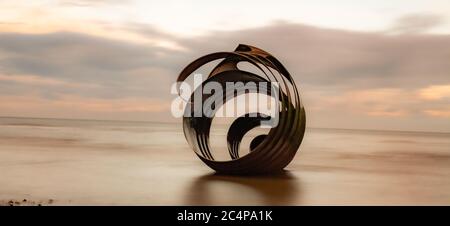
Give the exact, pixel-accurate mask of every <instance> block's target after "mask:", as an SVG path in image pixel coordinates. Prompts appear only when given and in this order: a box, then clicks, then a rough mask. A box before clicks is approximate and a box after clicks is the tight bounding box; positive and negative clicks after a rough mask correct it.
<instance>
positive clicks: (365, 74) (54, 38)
mask: <svg viewBox="0 0 450 226" xmlns="http://www.w3.org/2000/svg"><path fill="white" fill-rule="evenodd" d="M120 29H124V31H126V32H128V33H135V34H137V35H140V36H144V37H146V38H148V39H152V38H155V39H161V40H165V41H166V42H167V43H171V44H170V45H172V46H161V45H157V44H155V43H151V42H150V43H146V42H133V41H124V40H117V39H111V38H107V37H102V36H94V35H88V34H82V33H76V32H54V33H45V34H24V33H5V32H4V33H0V74H1V75H2V76H3V77H0V96H8V97H13V96H23V95H24V94H26V95H28V96H34V97H35V98H38V99H36V100H35V101H36V103H42V105H43V106H47V107H48V108H46V110H44V109H43V108H40V107H39V106H40V105H39V104H35V105H32V106H35V107H36V108H35V109H36V110H35V111H34V113H35V114H37V115H39V114H40V115H42V114H44V112H45V114H44V115H51V116H52V117H57V116H59V117H65V114H68V113H67V112H68V111H60V110H59V108H60V107H61V106H62V105H61V104H54V103H61V102H53V101H58V100H64V101H65V102H67V103H71V102H73V103H74V104H73V105H64V107H63V109H66V110H67V109H68V108H69V106H72V107H73V109H79V110H80V111H84V112H86V113H85V115H84V117H89V116H90V117H93V118H95V117H99V114H98V111H89V110H88V108H90V107H92V109H107V110H108V111H107V112H108V115H109V116H110V117H112V118H114V117H118V119H135V118H136V115H140V114H141V113H142V111H139V109H140V108H139V107H138V106H139V105H140V104H142V108H144V109H146V107H145V106H146V105H147V103H148V106H149V107H150V108H152V109H157V108H156V107H155V106H156V105H159V104H160V105H164V106H166V105H167V104H169V103H170V101H171V100H172V98H173V96H172V95H171V94H170V86H171V84H172V82H174V81H175V79H176V77H177V75H178V73H179V72H180V71H181V70H182V69H183V68H184V67H185V66H186V65H187V64H188V63H189V62H191V61H192V60H193V59H195V58H197V57H200V56H202V55H204V54H207V53H211V52H215V51H232V50H233V49H234V48H235V47H236V46H237V45H238V44H239V43H246V44H251V45H255V46H258V47H261V48H263V49H265V50H267V51H269V52H271V53H272V54H273V55H274V56H276V57H277V58H278V59H280V60H281V61H282V62H283V64H284V65H285V66H286V68H287V69H288V70H289V71H290V72H291V74H292V75H293V77H294V79H295V80H296V83H297V85H298V86H299V88H300V90H301V94H302V96H303V100H304V103H305V106H306V109H307V111H308V119H309V120H310V121H309V122H310V124H309V125H312V126H316V127H317V126H318V127H350V128H360V127H365V128H382V129H383V128H384V127H386V128H391V129H392V128H396V129H413V130H445V131H450V125H449V123H448V122H444V121H443V117H442V116H445V115H446V112H447V111H448V106H449V103H448V99H447V97H448V93H447V91H448V88H449V86H450V77H449V76H448V75H449V72H450V64H448V59H450V36H448V35H431V34H415V33H403V34H400V35H395V36H392V35H386V34H384V33H376V32H373V33H363V32H353V31H344V30H335V29H322V28H317V27H312V26H305V25H301V24H292V23H286V22H277V23H273V24H271V25H268V26H264V27H258V28H252V29H243V30H236V31H227V32H225V31H215V32H214V31H213V32H211V33H209V34H207V35H204V36H196V37H194V38H192V37H190V38H186V37H179V36H174V35H171V34H168V33H165V32H161V31H159V30H158V29H155V28H154V27H152V26H148V25H145V24H130V26H123V27H122V28H120ZM174 46H177V47H179V48H173V47H174ZM67 84H90V85H92V87H81V86H80V87H68V86H67ZM44 86H45V87H44ZM68 96H70V97H71V98H68ZM75 97H76V98H75ZM133 99H135V100H146V99H152V100H156V101H155V102H151V103H150V102H148V101H147V102H146V101H137V102H132V101H131V100H133ZM11 100H15V101H17V102H20V101H22V100H23V101H25V99H11ZM30 102H32V101H30ZM83 102H86V103H88V104H87V105H82V103H83ZM118 102H122V103H124V105H128V104H129V106H130V108H126V109H129V110H127V111H125V110H120V109H124V108H125V107H124V105H120V106H119V105H118ZM9 103H11V102H9ZM27 103H28V102H27ZM50 103H53V104H50ZM7 106H10V107H11V108H12V107H13V106H12V105H7ZM88 106H90V107H88ZM115 108H117V109H118V110H117V111H114V109H115ZM52 109H53V110H52ZM164 109H165V110H164ZM161 111H166V112H164V114H162V116H161V117H162V118H164V117H165V118H166V119H169V120H170V119H171V117H170V114H169V113H168V112H167V111H168V109H167V108H163V110H161ZM2 112H3V114H6V113H4V112H11V113H13V112H17V111H12V110H10V111H7V109H6V107H5V106H3V111H2ZM28 112H33V110H32V108H30V109H28ZM51 112H54V114H50V113H51ZM114 112H116V113H117V114H116V113H114ZM139 112H140V113H139ZM146 112H147V113H148V114H147V115H146V116H145V115H140V117H141V118H142V117H143V118H145V117H149V118H151V117H152V114H156V113H162V112H160V111H156V112H153V113H152V111H146ZM386 128H384V129H386Z"/></svg>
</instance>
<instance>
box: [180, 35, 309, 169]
mask: <svg viewBox="0 0 450 226" xmlns="http://www.w3.org/2000/svg"><path fill="white" fill-rule="evenodd" d="M218 59H223V60H222V61H221V62H220V63H218V65H217V66H216V67H215V68H214V69H213V70H212V71H211V73H210V74H209V76H208V78H207V79H206V80H205V81H204V82H203V83H202V86H204V85H205V84H207V83H209V82H217V83H220V84H221V85H225V83H226V82H243V83H244V84H245V83H248V82H254V83H259V82H267V83H269V82H277V83H278V84H279V89H278V90H277V92H278V98H279V101H278V104H279V108H278V110H279V114H278V117H279V118H278V124H277V126H275V127H273V128H271V129H270V131H269V132H268V134H267V135H259V136H257V137H255V138H254V139H253V140H252V142H251V144H250V152H249V153H248V154H246V155H244V156H239V145H240V143H241V140H242V138H243V137H244V135H245V134H246V133H247V132H248V131H250V130H251V129H253V128H255V127H258V126H260V125H261V123H262V122H263V121H264V120H268V119H270V116H267V115H264V114H262V113H258V114H256V117H249V115H248V114H246V115H243V116H241V117H239V118H237V119H236V120H235V121H234V122H233V123H232V124H231V126H230V128H229V130H228V133H227V143H228V152H229V154H230V157H231V160H229V161H215V160H214V157H213V155H212V154H211V151H210V150H211V149H210V145H209V132H210V128H211V122H212V118H211V117H206V116H205V115H203V117H194V116H193V114H190V116H186V115H185V116H184V117H183V130H184V134H185V137H186V139H187V141H188V143H189V144H190V145H191V147H192V148H193V150H194V151H195V153H196V154H197V155H198V157H199V158H200V159H201V160H202V161H203V162H204V163H205V164H206V165H208V166H209V167H211V168H212V169H214V170H215V171H217V172H219V173H226V174H259V173H273V172H279V171H281V170H282V169H283V168H284V167H286V166H287V165H288V164H289V163H290V162H291V161H292V159H293V158H294V156H295V154H296V152H297V150H298V148H299V146H300V144H301V141H302V139H303V135H304V132H305V123H306V118H305V110H304V107H303V105H302V103H301V100H300V96H299V92H298V89H297V87H296V85H295V83H294V80H293V78H292V77H291V75H290V74H289V72H288V71H287V70H286V69H285V67H284V66H283V65H282V64H281V63H280V62H279V61H278V60H277V59H276V58H275V57H273V56H272V55H270V54H269V53H267V52H265V51H264V50H261V49H259V48H256V47H252V46H248V45H242V44H241V45H239V46H238V47H237V48H236V50H235V51H234V52H217V53H212V54H208V55H206V56H203V57H200V58H199V59H197V60H195V61H193V62H192V63H190V64H189V65H188V66H186V68H185V69H184V70H183V71H182V72H181V73H180V75H179V77H178V79H177V81H178V82H183V81H184V80H185V79H187V78H188V77H189V76H190V75H191V74H192V73H193V72H194V71H196V70H197V69H198V68H200V67H202V66H203V65H205V64H206V63H209V62H211V61H214V60H218ZM240 62H248V63H250V64H252V65H254V66H255V67H256V68H258V69H259V70H261V74H262V75H261V76H260V75H257V74H254V73H250V72H248V71H243V70H240V69H239V68H238V63H240ZM196 91H197V90H195V91H194V92H193V93H192V95H191V99H190V100H189V101H188V103H187V104H188V105H190V108H188V107H186V109H185V110H186V111H191V112H190V113H193V112H195V111H202V109H199V108H198V107H196V105H195V104H194V102H193V101H192V99H193V98H194V93H195V92H196ZM262 91H265V92H267V93H270V92H273V90H271V89H267V90H260V89H259V90H258V88H255V89H249V90H248V92H262ZM233 95H235V93H234V92H232V93H227V90H224V93H223V96H221V98H223V103H225V102H226V101H227V100H229V99H230V98H232V97H233ZM201 96H202V100H203V101H205V100H206V99H207V98H209V97H211V94H201ZM214 107H215V109H217V108H219V107H220V106H214ZM202 114H203V112H202Z"/></svg>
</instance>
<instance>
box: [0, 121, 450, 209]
mask: <svg viewBox="0 0 450 226" xmlns="http://www.w3.org/2000/svg"><path fill="white" fill-rule="evenodd" d="M180 126H181V124H165V123H139V122H107V121H82V120H50V119H14V118H0V205H449V204H450V135H449V134H445V133H418V132H388V131H363V130H336V129H311V128H308V129H307V133H306V135H305V138H304V142H303V144H302V145H301V147H300V150H299V153H298V154H297V156H296V157H295V159H294V160H293V162H292V163H291V164H290V165H289V166H288V167H287V168H286V171H285V172H284V173H281V174H278V175H271V176H258V177H238V176H226V175H217V174H215V173H214V172H213V171H212V170H211V169H209V168H208V167H206V166H205V165H204V164H203V163H202V162H201V161H200V160H199V159H197V157H196V156H195V155H194V153H193V152H192V151H191V150H190V148H189V147H188V145H187V143H186V141H185V139H184V136H183V133H182V131H181V128H180ZM225 132H226V130H225V129H223V130H219V132H218V133H217V135H216V138H217V140H221V139H224V138H225ZM223 145H224V142H222V143H220V142H218V144H217V145H215V148H216V149H215V150H217V149H221V147H223ZM222 151H225V149H223V150H222ZM224 153H226V152H224ZM224 156H226V155H224Z"/></svg>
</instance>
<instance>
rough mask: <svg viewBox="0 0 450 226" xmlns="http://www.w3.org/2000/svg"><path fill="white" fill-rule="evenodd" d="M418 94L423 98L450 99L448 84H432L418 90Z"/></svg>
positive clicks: (449, 86)
mask: <svg viewBox="0 0 450 226" xmlns="http://www.w3.org/2000/svg"><path fill="white" fill-rule="evenodd" d="M419 95H420V97H421V98H423V99H425V100H440V99H443V98H449V99H450V85H434V86H429V87H426V88H423V89H420V90H419Z"/></svg>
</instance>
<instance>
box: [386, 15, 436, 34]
mask: <svg viewBox="0 0 450 226" xmlns="http://www.w3.org/2000/svg"><path fill="white" fill-rule="evenodd" d="M443 22H444V19H443V18H442V17H441V16H439V15H435V14H409V15H405V16H402V17H400V18H399V19H398V20H397V21H396V22H395V23H394V26H393V27H392V28H391V30H390V32H392V33H395V34H398V33H424V32H427V31H429V30H431V29H433V28H435V27H437V26H439V25H441V24H442V23H443Z"/></svg>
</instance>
